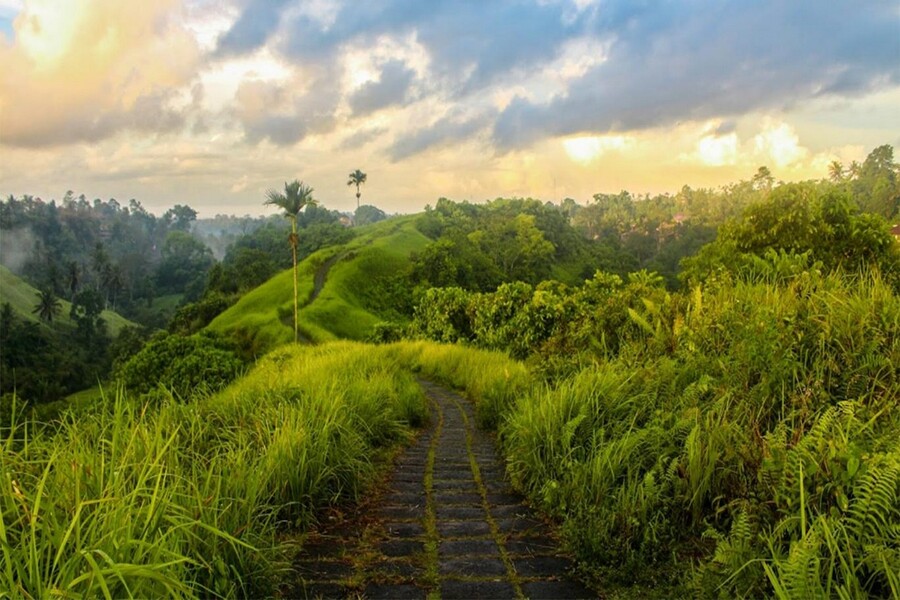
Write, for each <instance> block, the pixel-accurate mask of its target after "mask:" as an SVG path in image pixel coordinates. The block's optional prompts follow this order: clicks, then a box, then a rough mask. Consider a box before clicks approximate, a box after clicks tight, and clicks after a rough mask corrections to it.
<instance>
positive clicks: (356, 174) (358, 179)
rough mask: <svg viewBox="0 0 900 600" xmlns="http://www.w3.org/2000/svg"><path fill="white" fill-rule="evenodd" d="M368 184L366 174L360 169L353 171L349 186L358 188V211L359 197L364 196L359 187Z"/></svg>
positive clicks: (357, 206) (348, 181)
mask: <svg viewBox="0 0 900 600" xmlns="http://www.w3.org/2000/svg"><path fill="white" fill-rule="evenodd" d="M365 182H366V174H365V173H363V172H362V171H360V170H359V169H357V170H355V171H353V172H352V173H350V175H349V179H348V180H347V185H355V186H356V210H359V197H360V196H361V195H362V194H361V193H360V191H359V186H360V185H361V184H363V183H365Z"/></svg>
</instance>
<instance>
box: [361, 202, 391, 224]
mask: <svg viewBox="0 0 900 600" xmlns="http://www.w3.org/2000/svg"><path fill="white" fill-rule="evenodd" d="M385 219H387V215H386V214H384V211H383V210H381V209H380V208H378V207H376V206H371V205H369V204H363V205H362V206H360V207H358V208H357V209H356V214H355V215H354V219H353V220H354V222H355V223H356V224H357V225H368V224H369V223H377V222H378V221H384V220H385Z"/></svg>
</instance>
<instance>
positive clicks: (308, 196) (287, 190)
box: [264, 179, 316, 343]
mask: <svg viewBox="0 0 900 600" xmlns="http://www.w3.org/2000/svg"><path fill="white" fill-rule="evenodd" d="M312 193H313V189H312V188H311V187H309V186H308V185H306V184H304V183H303V182H302V181H299V180H297V179H295V180H294V181H292V182H291V183H287V182H285V184H284V192H283V193H282V192H279V191H277V190H273V189H270V190H268V191H267V192H266V201H265V203H264V204H271V205H273V206H277V207H278V208H280V209H281V210H282V211H283V215H284V217H285V218H286V219H289V220H290V221H291V234H290V236H288V242H289V243H290V245H291V258H292V259H293V265H294V343H297V342H298V341H300V322H299V319H298V314H299V299H298V295H297V241H298V238H297V215H299V214H300V211H302V210H303V209H304V208H306V207H307V206H312V205H314V204H316V201H315V200H314V199H313V197H312Z"/></svg>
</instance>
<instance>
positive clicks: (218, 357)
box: [116, 333, 243, 398]
mask: <svg viewBox="0 0 900 600" xmlns="http://www.w3.org/2000/svg"><path fill="white" fill-rule="evenodd" d="M242 368H243V363H242V362H241V360H240V359H239V358H238V357H237V356H236V355H235V353H234V352H233V351H232V350H231V349H230V348H229V347H228V346H227V345H225V343H224V342H223V341H222V340H221V339H220V338H217V337H215V336H213V335H212V334H203V335H199V334H198V335H192V336H187V337H185V336H180V335H172V334H167V333H160V334H157V335H156V336H154V337H153V338H152V339H151V341H150V342H149V343H148V344H147V345H146V346H144V348H143V349H142V350H141V351H140V352H138V353H137V354H135V355H134V356H133V357H131V358H130V359H129V360H128V361H127V362H126V363H125V364H123V365H122V366H121V368H120V369H119V370H118V371H117V373H116V375H117V377H118V378H119V379H120V380H121V381H122V383H123V384H124V385H125V386H126V387H127V388H128V389H130V390H133V391H135V392H138V393H142V394H143V393H147V392H149V391H151V390H153V389H157V388H159V387H163V388H166V389H167V390H168V391H169V392H171V393H172V394H174V395H175V396H177V397H180V398H187V397H189V396H191V394H192V393H194V392H195V391H197V390H204V391H216V390H219V389H221V388H223V387H225V385H227V384H228V383H229V382H231V381H232V380H233V379H234V378H235V377H237V376H238V374H239V373H240V372H241V369H242Z"/></svg>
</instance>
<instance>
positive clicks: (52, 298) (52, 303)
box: [31, 289, 59, 323]
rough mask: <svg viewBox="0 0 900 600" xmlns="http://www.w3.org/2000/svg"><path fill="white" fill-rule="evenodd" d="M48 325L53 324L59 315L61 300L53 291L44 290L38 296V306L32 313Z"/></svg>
mask: <svg viewBox="0 0 900 600" xmlns="http://www.w3.org/2000/svg"><path fill="white" fill-rule="evenodd" d="M31 312H33V313H34V314H36V315H38V316H39V317H40V318H41V319H42V320H44V321H47V322H48V323H52V322H53V317H55V316H56V315H57V314H59V300H58V299H57V298H56V294H54V293H53V291H52V290H49V289H48V290H42V291H41V292H40V294H39V295H38V303H37V306H35V307H34V310H33V311H31Z"/></svg>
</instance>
